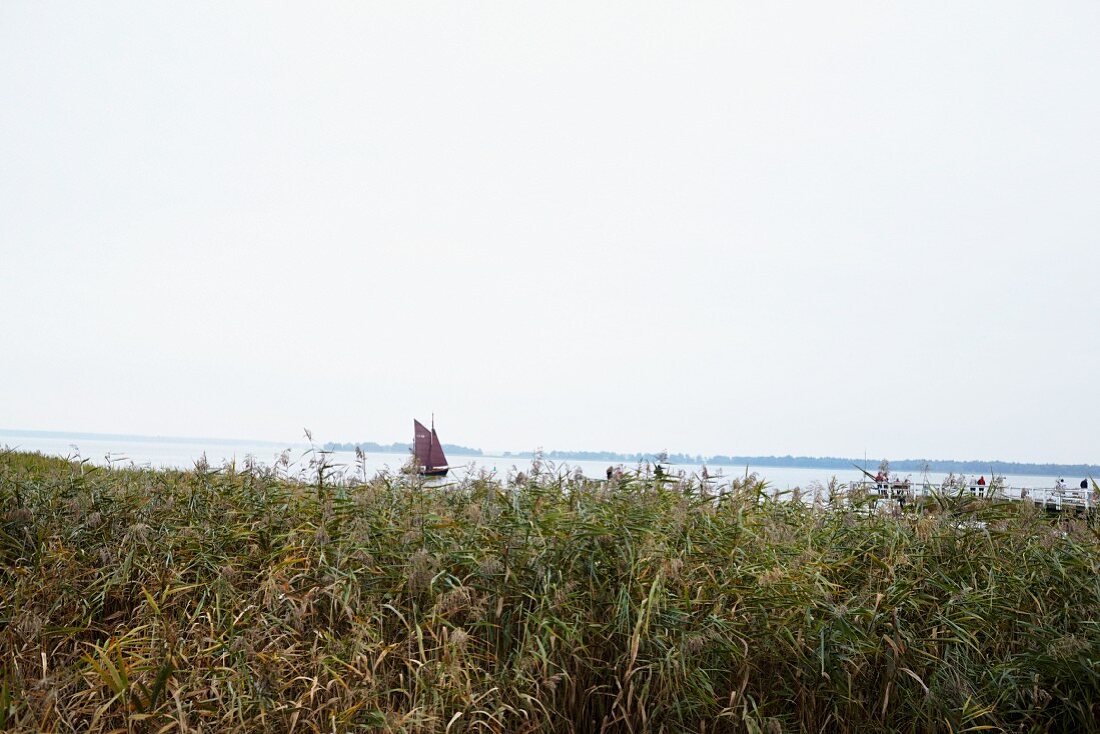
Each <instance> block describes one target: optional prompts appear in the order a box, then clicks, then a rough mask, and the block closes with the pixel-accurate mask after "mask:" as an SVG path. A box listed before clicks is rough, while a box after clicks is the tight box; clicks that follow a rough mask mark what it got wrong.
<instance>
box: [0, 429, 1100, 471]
mask: <svg viewBox="0 0 1100 734" xmlns="http://www.w3.org/2000/svg"><path fill="white" fill-rule="evenodd" d="M3 436H26V437H29V438H75V439H90V440H104V439H106V440H139V441H147V442H150V443H170V442H174V443H186V444H199V445H201V444H203V443H221V444H230V445H234V444H239V445H253V446H255V445H260V446H281V447H285V448H300V447H303V446H309V445H310V443H309V442H308V441H306V440H304V436H303V439H300V440H298V441H295V442H290V443H287V442H285V441H272V440H270V439H251V438H218V437H213V436H206V437H202V436H168V435H158V436H154V435H148V434H141V433H99V432H96V431H57V430H41V429H17V428H0V437H3ZM364 443H373V444H376V445H378V446H385V445H387V444H384V443H382V442H379V441H323V442H319V443H318V444H317V445H319V446H321V447H324V446H326V445H329V444H337V445H352V446H355V445H359V444H364ZM400 443H401V442H400V441H393V442H390V444H388V445H395V444H400ZM444 443H445V445H446V444H447V443H448V442H444ZM450 445H452V446H461V445H462V444H450ZM466 448H475V447H472V446H468V447H466ZM476 450H478V451H481V452H482V455H483V456H497V457H499V458H505V455H508V456H525V455H534V454H535V453H536V452H538V451H541V452H543V453H546V454H550V453H558V454H618V455H621V456H629V457H637V456H653V457H656V456H658V455H660V454H662V453H665V454H670V455H672V454H680V455H682V456H690V457H692V458H701V459H703V460H704V461H705V460H707V459H713V458H715V457H723V458H729V459H812V460H828V459H832V460H835V461H847V462H852V463H853V464H855V465H856V466H855V468H857V469H858V468H859V466H858V463H859V462H860V461H861V459H859V458H852V457H845V456H826V455H817V456H814V455H810V454H767V455H765V454H759V455H745V456H736V455H733V454H710V455H704V454H700V453H698V452H690V453H689V452H686V451H667V450H661V451H611V450H606V449H600V450H588V449H544V448H542V447H539V448H538V449H524V450H521V451H515V450H510V449H498V450H494V451H486V450H484V449H481V448H476ZM593 460H594V461H603V459H593ZM864 461H866V462H867V463H868V465H871V464H872V463H873V464H874V465H876V466H877V465H878V463H879V461H881V460H871V459H866V460H864ZM887 461H889V462H890V463H891V464H894V463H899V464H901V463H907V462H921V461H923V462H926V463H929V464H935V463H937V462H956V463H968V464H983V463H988V464H1019V465H1023V466H1043V465H1052V466H1060V467H1069V466H1075V467H1090V468H1100V464H1093V463H1090V462H1087V461H1083V462H1077V463H1069V462H1060V461H1010V460H1005V459H943V458H940V459H928V458H907V459H893V460H890V459H887Z"/></svg>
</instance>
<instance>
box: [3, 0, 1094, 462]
mask: <svg viewBox="0 0 1100 734" xmlns="http://www.w3.org/2000/svg"><path fill="white" fill-rule="evenodd" d="M1098 38H1100V4H1098V3H1096V2H1094V1H1092V0H1089V1H1080V2H1069V1H1067V2H1059V3H1045V2H1015V1H1006V0H997V1H996V2H958V0H949V1H945V2H921V3H913V2H907V3H885V2H876V3H868V2H830V3H819V2H802V3H790V2H776V1H775V0H768V2H753V3H745V2H741V3H713V4H711V3H684V2H670V3H667V4H656V3H638V2H626V3H603V2H601V3H593V2H577V3H556V2H555V3H547V2H538V3H520V2H515V1H514V0H509V1H507V2H500V3H438V4H434V3H433V4H420V3H410V2H385V3H371V4H368V3H362V2H353V3H347V4H344V5H338V4H332V3H326V4H324V5H317V4H296V5H290V4H281V5H277V6H276V5H273V4H272V3H269V2H263V3H255V4H245V3H233V4H226V3H205V4H198V3H186V4H179V3H154V2H134V3H114V4H108V3H76V2H69V3H43V2H37V1H33V2H14V1H13V0H6V1H5V2H4V3H3V4H0V319H2V324H3V329H2V336H0V427H5V428H26V429H47V430H50V429H53V430H84V431H102V432H117V433H148V434H159V435H201V436H222V437H230V438H232V437H242V438H244V437H247V438H256V439H274V440H296V439H298V438H300V437H301V432H302V431H301V429H302V427H303V426H307V427H309V428H311V429H312V430H313V431H314V434H315V436H316V437H317V438H319V439H320V440H322V441H325V440H338V441H343V440H378V441H391V440H404V439H409V440H411V426H410V423H411V419H412V418H413V417H414V416H416V417H420V418H421V419H422V420H427V419H428V418H429V417H430V415H431V413H432V412H433V411H434V412H435V414H436V420H437V425H438V427H439V429H440V433H441V435H442V437H443V439H444V440H445V441H448V442H456V443H464V444H467V445H473V446H480V447H482V448H486V449H513V450H525V449H531V448H534V447H536V446H543V447H545V448H547V449H551V448H558V449H591V450H598V449H611V450H628V451H634V450H639V451H650V450H659V449H662V448H667V449H668V450H671V451H686V452H691V453H706V454H710V453H725V454H786V453H792V454H819V455H823V454H831V455H841V456H862V454H863V452H864V451H866V452H867V453H868V455H869V456H872V457H880V456H889V457H892V458H909V457H922V456H923V457H931V458H1001V459H1015V460H1025V461H1091V462H1096V461H1100V454H1098V447H1097V444H1096V435H1097V433H1096V431H1097V418H1098V414H1097V413H1098V412H1097V407H1098V403H1100V400H1098V399H1100V387H1098V382H1097V378H1096V375H1095V365H1096V364H1097V361H1098V357H1100V353H1098V352H1100V341H1098V336H1097V330H1096V325H1097V316H1098V313H1100V312H1098V306H1100V289H1098V288H1097V280H1096V278H1097V273H1098V266H1100V252H1098V248H1097V244H1098V235H1100V136H1098V133H1100V44H1098V43H1097V39H1098Z"/></svg>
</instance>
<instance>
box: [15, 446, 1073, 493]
mask: <svg viewBox="0 0 1100 734" xmlns="http://www.w3.org/2000/svg"><path fill="white" fill-rule="evenodd" d="M0 446H8V447H10V448H18V449H21V450H24V451H41V452H42V453H44V454H49V455H53V456H62V457H69V458H81V459H87V460H88V461H90V462H91V463H93V464H98V465H102V466H106V465H114V466H130V465H131V464H132V465H135V466H141V467H152V468H176V469H189V468H192V467H193V466H194V465H195V462H196V461H199V460H200V459H201V458H202V457H203V456H205V457H206V460H207V461H208V462H209V464H210V465H211V466H215V467H217V466H221V465H222V464H224V463H226V462H236V463H237V464H238V465H239V464H242V463H243V462H244V461H245V459H246V458H248V457H252V458H253V459H254V460H255V461H257V462H258V463H262V464H266V465H269V466H270V465H272V464H274V463H275V462H277V461H278V460H279V459H280V457H282V456H283V455H284V454H286V456H287V458H288V459H289V461H290V467H291V473H303V474H308V473H309V470H310V469H309V462H310V458H311V457H312V453H311V451H310V447H309V446H308V445H307V444H304V443H288V444H277V443H270V442H247V441H223V442H218V441H207V440H201V441H200V440H198V439H194V440H179V439H141V438H136V437H126V438H118V439H115V438H103V437H98V438H87V437H83V436H81V437H69V436H37V435H20V434H17V433H11V432H5V433H0ZM448 458H449V459H450V461H451V466H452V467H453V469H452V472H451V476H452V477H453V478H456V479H461V478H463V477H465V476H467V475H468V474H470V473H477V472H481V471H486V472H491V473H494V474H495V475H496V476H498V477H505V476H508V475H509V474H513V475H514V474H515V473H516V472H519V471H530V466H531V461H530V460H529V459H522V458H519V457H515V456H510V457H506V456H457V455H456V456H450V457H448ZM406 459H407V456H405V455H403V454H386V453H368V454H367V455H366V464H365V469H366V473H367V475H368V476H373V475H374V474H375V473H377V472H379V471H389V472H396V471H398V470H399V469H400V468H401V466H402V464H404V462H405V461H406ZM329 461H330V462H331V463H334V464H337V465H341V466H342V467H343V468H344V469H345V470H346V471H348V472H357V471H358V468H357V465H356V461H355V454H354V453H352V452H350V451H336V452H333V453H332V454H330V456H329ZM544 466H546V468H547V469H550V470H552V471H554V472H562V473H568V472H572V471H575V470H577V469H580V470H581V472H583V473H584V475H585V476H588V477H594V478H602V477H603V476H604V474H605V472H606V470H607V466H608V463H607V462H603V461H561V462H544ZM624 468H626V469H628V470H631V471H634V470H637V469H638V466H637V465H636V464H624ZM871 469H872V471H873V470H874V467H873V466H872V467H871ZM672 470H673V471H675V472H679V471H683V472H684V473H685V474H688V475H691V474H698V473H699V472H700V471H701V470H702V467H701V466H700V465H696V464H691V465H673V466H672ZM707 471H708V472H709V473H710V475H711V477H715V476H716V475H718V476H720V477H721V478H722V479H726V480H728V479H729V478H731V477H740V476H744V474H745V473H746V471H749V472H755V473H757V474H758V475H759V476H761V477H762V478H763V479H765V480H766V481H767V482H768V484H769V485H770V486H771V487H773V488H775V489H777V490H785V489H792V488H794V487H803V488H805V487H808V486H809V485H811V484H812V483H813V482H820V483H822V484H827V483H828V482H829V480H830V479H831V478H832V477H834V476H835V477H836V478H837V481H839V482H842V483H847V482H852V481H856V480H858V479H860V478H861V477H862V475H861V474H860V472H859V471H858V470H857V469H855V468H852V469H840V470H830V469H821V468H804V467H766V466H750V467H733V466H708V467H707ZM900 476H901V477H905V476H909V477H910V478H911V479H912V480H913V482H915V483H918V482H921V481H923V479H924V477H923V475H921V474H919V473H916V472H914V473H911V474H908V475H907V474H906V473H904V472H902V473H900ZM943 477H944V475H943V474H939V473H935V472H933V473H930V474H929V475H928V478H929V480H930V481H932V482H933V483H935V484H939V483H940V482H941V481H942V480H943ZM987 479H988V477H987ZM1057 479H1058V477H1048V476H1024V475H1009V476H1007V477H1006V480H1007V484H1008V486H1011V487H1036V488H1040V487H1053V486H1054V483H1055V481H1056V480H1057ZM1065 479H1066V481H1067V483H1068V484H1069V485H1070V486H1071V487H1074V486H1076V485H1077V483H1078V482H1080V481H1081V479H1082V477H1065Z"/></svg>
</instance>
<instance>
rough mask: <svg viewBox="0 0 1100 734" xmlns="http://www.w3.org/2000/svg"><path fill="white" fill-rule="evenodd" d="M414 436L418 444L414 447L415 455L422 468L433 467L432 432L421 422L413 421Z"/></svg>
mask: <svg viewBox="0 0 1100 734" xmlns="http://www.w3.org/2000/svg"><path fill="white" fill-rule="evenodd" d="M413 436H414V437H415V438H416V442H415V444H414V445H413V453H414V454H416V461H417V463H418V464H420V466H426V467H430V466H431V460H432V432H431V431H429V430H428V429H427V427H425V426H424V424H423V423H421V422H420V421H418V420H416V419H413Z"/></svg>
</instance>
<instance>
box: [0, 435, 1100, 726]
mask: <svg viewBox="0 0 1100 734" xmlns="http://www.w3.org/2000/svg"><path fill="white" fill-rule="evenodd" d="M286 474H287V471H286V467H274V468H262V467H259V468H248V469H241V468H240V467H237V468H235V469H234V468H222V469H219V470H213V469H210V468H201V467H200V468H198V469H196V470H194V471H189V472H176V471H165V472H154V471H147V470H145V471H143V470H124V469H102V468H93V467H90V466H88V465H83V466H82V465H78V464H70V463H68V462H64V461H59V460H54V459H46V458H43V457H39V456H35V455H28V454H18V453H7V454H4V455H0V729H5V730H13V731H17V730H23V731H37V730H50V731H55V730H56V731H94V732H100V731H111V730H121V731H137V732H160V731H164V732H167V731H197V730H204V731H291V730H293V731H303V732H304V731H318V732H328V731H338V732H339V731H349V730H357V729H359V730H384V731H408V732H416V731H425V732H426V731H450V732H456V733H457V732H474V731H478V732H498V731H499V732H519V731H549V732H573V731H576V732H588V731H599V730H600V729H601V728H604V729H605V730H607V731H615V732H627V731H634V732H639V731H665V732H679V731H696V732H721V731H762V732H777V731H786V730H814V731H816V730H821V729H828V730H837V731H868V730H870V731H885V730H916V731H924V730H955V731H963V730H967V729H970V730H974V729H977V728H981V727H985V728H992V729H1003V730H1012V731H1018V730H1052V731H1068V730H1078V731H1080V730H1090V729H1093V730H1094V729H1095V728H1096V727H1097V724H1096V721H1097V719H1098V717H1100V626H1098V621H1097V613H1098V610H1100V573H1098V571H1100V568H1098V566H1100V538H1098V535H1097V532H1096V529H1095V528H1094V527H1090V526H1089V525H1088V524H1087V523H1086V522H1085V521H1084V520H1082V519H1057V518H1050V517H1047V516H1044V515H1041V514H1038V513H1036V512H1035V510H1034V509H1033V508H1029V507H1025V506H1011V507H1009V506H995V505H979V504H970V505H967V504H962V503H961V501H960V502H953V501H952V502H946V503H945V504H944V506H942V507H939V508H937V509H936V510H934V511H930V512H925V513H922V514H914V515H906V516H902V517H881V516H876V515H863V514H859V513H857V512H853V511H847V510H836V509H831V508H828V507H825V508H817V509H815V508H812V507H808V506H806V505H803V504H801V503H786V502H780V503H776V502H770V501H761V498H760V495H759V489H760V487H759V485H758V483H756V482H755V481H753V480H752V479H750V480H749V481H746V482H742V483H738V484H735V485H734V486H733V487H732V488H731V490H730V491H728V492H726V493H725V494H724V495H723V496H722V497H721V498H718V499H715V498H712V497H709V496H707V495H706V494H704V493H702V492H701V491H700V487H699V486H698V485H697V484H682V483H677V482H663V483H659V482H655V481H642V480H626V481H624V482H622V483H620V484H617V485H609V484H606V483H603V482H592V481H587V480H574V479H567V478H559V477H557V476H556V475H553V474H547V473H539V472H532V476H530V477H525V478H523V479H522V480H521V483H520V484H519V485H516V484H515V483H514V482H501V481H498V480H496V479H491V478H488V477H485V478H481V479H475V480H469V481H466V482H464V483H462V484H460V485H452V486H449V487H446V488H432V487H427V486H423V485H422V484H420V483H418V482H417V481H416V480H415V479H408V478H404V477H379V478H375V479H371V480H369V481H365V482H355V481H352V480H348V479H346V478H345V479H343V480H341V481H337V477H336V476H335V475H334V473H333V472H331V471H330V470H328V469H326V468H324V467H323V466H318V467H314V471H313V473H312V479H309V480H306V481H302V480H300V479H299V480H295V479H290V478H288V477H287V476H286Z"/></svg>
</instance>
